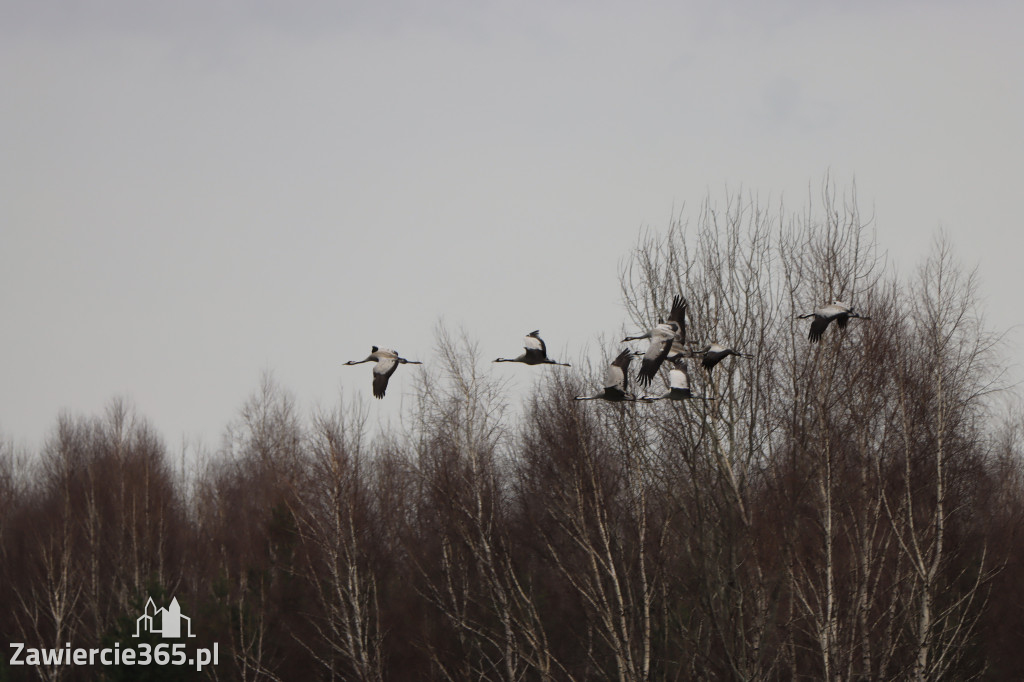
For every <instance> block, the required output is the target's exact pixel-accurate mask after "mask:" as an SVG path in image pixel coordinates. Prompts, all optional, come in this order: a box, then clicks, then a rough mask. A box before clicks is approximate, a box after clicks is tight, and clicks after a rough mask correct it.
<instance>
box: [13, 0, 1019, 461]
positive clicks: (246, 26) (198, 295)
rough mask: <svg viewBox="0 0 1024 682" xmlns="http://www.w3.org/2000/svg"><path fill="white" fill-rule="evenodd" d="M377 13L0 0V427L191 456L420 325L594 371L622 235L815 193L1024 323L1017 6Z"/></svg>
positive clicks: (403, 374) (405, 371)
mask: <svg viewBox="0 0 1024 682" xmlns="http://www.w3.org/2000/svg"><path fill="white" fill-rule="evenodd" d="M44 5H46V6H44ZM364 5H365V6H364ZM370 5H371V3H334V2H308V3H278V2H269V1H266V2H255V3H242V2H207V1H203V2H199V1H196V2H183V3H139V2H128V1H122V0H109V1H107V2H100V3H72V2H63V3H37V2H28V1H26V2H11V1H10V0H0V93H2V95H0V315H2V322H3V326H2V332H0V339H2V341H0V433H2V434H4V435H5V436H7V437H13V438H15V440H16V441H18V442H24V443H28V444H33V445H35V444H38V443H39V442H40V441H41V439H42V437H43V436H44V435H45V433H46V431H47V429H49V428H50V427H52V425H53V424H54V421H55V418H56V416H57V414H58V412H59V410H61V409H68V410H70V411H71V412H73V413H85V414H93V413H97V412H99V411H100V410H101V409H102V408H103V406H104V405H105V404H106V403H107V402H108V400H109V399H110V398H111V397H113V396H115V395H125V396H128V397H130V398H131V399H133V400H134V402H135V403H136V404H137V406H138V408H139V410H140V412H141V413H142V414H143V415H145V416H146V417H148V418H149V419H150V420H151V421H152V422H153V423H154V425H155V426H156V427H157V428H159V429H160V430H161V432H162V433H163V434H164V436H165V437H166V438H167V440H168V443H169V444H170V445H171V447H176V445H177V444H179V443H180V441H181V438H182V436H188V437H194V436H200V437H202V438H203V439H204V440H205V442H206V443H207V444H208V445H216V442H217V439H218V438H219V435H220V431H221V429H222V428H223V427H224V426H225V425H226V424H227V422H228V421H229V420H230V419H231V418H232V417H233V416H234V415H235V414H236V413H237V410H238V408H239V406H240V405H241V403H242V402H243V400H244V399H245V398H246V396H247V395H248V394H249V393H250V392H251V391H252V390H254V389H255V388H256V387H257V385H258V382H259V377H260V374H261V372H262V371H263V370H264V369H271V370H273V371H274V374H275V376H276V378H277V379H278V381H279V382H280V383H281V384H282V385H284V386H285V387H286V388H288V389H290V390H291V391H292V392H293V393H294V394H295V395H296V397H297V398H298V399H299V401H300V404H301V406H302V407H303V408H308V407H311V406H313V405H316V404H325V405H330V404H333V403H334V402H335V401H336V399H337V395H338V392H339V391H340V390H341V389H342V388H344V390H345V392H346V394H362V395H363V396H364V397H365V396H369V383H370V380H369V370H368V369H367V366H365V365H364V366H361V367H359V368H342V367H341V362H343V361H345V360H348V359H356V358H362V357H364V356H365V355H366V353H367V352H368V350H369V347H370V345H372V344H380V345H384V346H392V347H395V348H397V349H398V350H399V351H400V352H401V353H402V354H403V355H404V356H405V357H408V358H415V359H429V357H430V354H431V346H432V344H433V328H434V325H435V324H436V322H437V321H438V320H439V319H440V318H442V317H443V318H444V320H445V321H446V323H448V324H450V325H453V326H458V325H462V326H464V327H465V328H466V329H467V331H469V333H470V334H471V335H473V336H474V337H475V338H477V339H478V340H479V341H480V344H481V347H482V349H483V353H484V355H485V356H493V357H497V356H499V355H502V356H510V355H513V354H516V353H518V351H519V342H520V339H521V337H522V335H523V334H524V333H525V332H527V331H530V330H532V329H535V328H540V329H541V330H542V332H543V335H544V338H545V339H546V340H547V341H548V345H549V348H550V349H551V351H552V354H554V355H556V357H559V358H563V357H564V358H566V359H568V360H569V361H573V360H574V359H575V358H576V356H577V355H578V353H580V352H581V351H582V350H583V348H584V346H586V345H587V344H590V348H591V352H592V354H593V355H594V356H596V355H597V353H598V348H597V347H596V345H595V343H594V340H595V338H596V337H597V335H599V334H601V333H607V334H612V335H614V332H616V331H617V330H618V329H619V327H620V325H621V324H622V322H623V319H622V315H623V311H622V307H621V305H620V301H619V292H618V282H617V264H618V263H619V261H620V259H621V258H622V257H623V256H625V255H626V253H627V251H628V249H629V248H630V246H631V245H632V244H633V242H634V240H635V238H636V234H637V230H638V229H639V228H640V227H643V226H650V227H652V228H655V229H662V228H664V227H665V226H666V225H667V223H668V221H669V218H670V216H671V215H672V212H673V210H676V211H678V210H679V208H680V206H682V205H684V204H685V205H688V206H696V205H697V204H698V203H699V202H700V200H701V199H702V198H703V197H704V196H705V195H706V194H707V192H708V191H709V190H710V191H711V193H712V195H713V196H714V197H716V198H721V196H722V191H723V189H724V188H725V187H726V186H727V185H728V186H729V187H731V188H732V189H739V188H740V187H742V188H744V189H746V190H751V191H756V192H757V193H758V194H759V195H760V197H761V198H762V199H763V200H767V199H768V198H769V197H771V198H776V199H777V198H778V197H784V198H785V200H786V201H787V203H788V204H792V205H797V204H801V203H804V202H805V201H806V198H807V192H808V186H809V185H810V186H812V187H813V188H814V189H815V190H816V189H817V187H818V185H819V184H820V181H821V178H822V175H823V174H824V173H825V172H826V171H827V170H829V169H831V172H832V174H833V176H834V177H835V178H836V180H837V183H838V184H839V186H840V188H844V187H845V186H847V185H848V183H849V180H850V178H852V177H854V176H855V177H856V181H857V186H858V192H859V196H860V199H861V202H862V208H863V210H864V212H865V213H866V214H870V213H872V211H873V212H874V215H875V217H876V225H877V228H878V233H879V239H880V242H881V244H882V246H883V247H887V248H889V249H890V251H891V255H892V257H893V258H894V259H895V260H896V261H897V262H898V263H899V265H900V267H901V269H903V271H904V272H909V269H910V268H911V267H912V266H913V265H914V264H915V263H916V262H917V260H918V258H919V256H920V255H923V254H924V253H925V252H926V250H927V244H928V240H930V238H931V237H932V235H933V234H934V233H935V231H936V230H937V229H938V228H939V227H940V226H943V227H945V228H946V229H947V230H948V232H949V235H950V237H951V238H952V240H953V242H954V244H955V245H956V247H957V252H958V254H959V255H960V257H961V258H962V259H963V260H964V261H965V263H966V264H968V265H974V264H978V265H980V267H981V273H982V277H983V287H984V288H983V290H982V293H983V294H984V295H985V296H986V297H987V300H988V305H989V312H990V316H991V319H992V321H993V323H994V324H995V325H996V326H998V327H1009V326H1011V325H1015V324H1021V323H1024V310H1022V308H1021V306H1020V305H1019V303H1017V302H1016V294H1017V290H1018V289H1020V288H1021V285H1022V284H1024V278H1022V276H1021V273H1020V266H1019V263H1018V260H1019V253H1020V251H1021V247H1022V246H1024V237H1022V230H1021V218H1020V213H1019V210H1018V206H1017V203H1018V201H1017V197H1018V194H1019V192H1020V188H1021V187H1022V186H1024V167H1022V164H1021V159H1022V158H1024V47H1022V43H1021V41H1020V39H1019V35H1018V33H1019V27H1020V25H1021V24H1022V20H1024V5H1021V4H1020V3H1016V2H1012V3H1011V2H1006V3H978V4H976V5H974V6H973V7H967V6H966V3H924V2H920V3H919V2H913V3H896V4H894V3H821V2H788V3H787V2H781V3H732V4H728V3H719V2H698V3H669V2H664V3H657V2H656V3H646V4H642V5H641V4H640V3H630V4H627V3H596V4H595V3H583V2H562V3H542V2H526V3H516V4H515V5H513V4H511V3H508V4H506V5H499V4H497V3H470V2H448V3H444V2H402V3H392V4H390V5H389V6H388V7H387V8H385V7H384V5H383V3H373V4H372V5H373V6H372V7H370ZM1019 339H1020V335H1017V337H1015V339H1014V341H1015V342H1014V346H1013V347H1014V351H1015V358H1016V361H1017V362H1020V361H1021V360H1022V359H1024V358H1022V354H1021V352H1020V350H1019V349H1020V346H1019V343H1018V341H1019ZM516 369H520V370H522V372H521V373H520V374H517V373H516V371H515V370H514V369H512V370H510V369H507V368H502V369H501V371H502V372H507V373H508V374H509V375H510V376H514V377H518V379H517V381H518V382H519V383H520V385H524V386H525V385H528V383H529V381H530V380H531V378H532V377H533V376H534V375H533V374H532V373H530V372H531V370H530V369H528V368H516ZM415 371H417V370H415V369H413V368H402V369H401V370H400V371H399V373H398V374H396V375H395V377H394V378H393V380H392V387H391V389H390V391H389V396H388V398H387V399H386V402H387V404H384V405H379V404H377V403H374V405H373V406H372V408H373V409H374V410H380V411H381V412H382V413H384V412H385V411H386V410H395V409H398V407H399V405H400V402H401V394H402V392H403V391H406V390H408V389H409V388H410V387H411V375H412V373H413V372H415ZM544 371H552V370H544Z"/></svg>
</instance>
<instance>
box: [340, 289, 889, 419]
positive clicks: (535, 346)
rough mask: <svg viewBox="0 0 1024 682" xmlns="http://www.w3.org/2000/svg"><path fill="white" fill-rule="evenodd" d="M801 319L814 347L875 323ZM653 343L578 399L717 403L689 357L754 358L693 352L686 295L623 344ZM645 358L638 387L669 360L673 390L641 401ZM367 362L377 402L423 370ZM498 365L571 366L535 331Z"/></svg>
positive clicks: (375, 353) (835, 311) (386, 358)
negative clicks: (391, 385) (833, 330)
mask: <svg viewBox="0 0 1024 682" xmlns="http://www.w3.org/2000/svg"><path fill="white" fill-rule="evenodd" d="M798 317H799V318H800V319H807V318H809V317H810V318H814V319H813V320H812V321H811V328H810V331H809V332H808V334H807V339H808V340H809V341H810V342H811V343H818V342H819V341H820V340H821V336H822V334H824V333H825V330H826V329H828V326H829V325H830V324H831V323H832V322H833V321H835V323H836V324H837V325H838V326H839V328H840V329H845V328H846V324H847V323H848V322H849V321H850V319H851V318H859V319H862V320H870V319H871V318H870V317H868V316H866V315H861V314H860V313H858V312H857V311H855V310H854V309H853V306H851V305H848V304H846V303H843V302H841V301H833V302H832V303H830V304H828V305H824V306H822V307H820V308H818V309H817V310H815V311H814V312H811V313H807V314H805V315H798ZM642 339H649V343H648V345H647V350H646V351H644V352H640V351H634V350H632V349H629V348H626V349H625V350H623V351H622V352H620V353H619V354H618V355H617V356H616V357H615V359H614V360H612V363H611V365H609V366H608V372H607V374H606V375H605V382H604V388H603V390H601V391H600V392H598V393H595V394H594V395H578V396H576V398H575V399H576V400H607V401H610V402H621V401H626V400H628V401H642V402H653V401H655V400H691V399H698V400H714V396H700V395H696V394H694V393H693V391H691V390H690V377H689V374H687V371H686V359H687V358H694V359H696V358H701V365H702V366H703V367H704V369H706V370H707V372H708V374H709V376H710V373H711V370H713V369H714V368H715V365H717V364H718V363H720V362H721V361H722V360H724V359H725V358H727V357H729V356H730V355H734V356H736V357H738V358H751V357H753V355H750V354H748V353H743V352H741V351H738V350H736V349H735V348H728V347H726V346H723V345H721V344H720V343H710V344H708V345H706V346H704V347H703V348H700V349H694V348H692V346H691V345H689V344H687V341H686V299H685V298H683V297H682V296H675V297H674V298H673V299H672V308H671V310H670V311H669V314H668V321H665V320H663V319H659V320H658V324H657V325H656V326H655V327H654V328H653V329H650V330H648V331H647V333H645V334H640V335H639V336H627V337H626V338H624V339H623V340H622V343H628V342H630V341H640V340H642ZM637 356H642V357H643V360H642V361H641V362H640V369H639V371H638V372H637V377H636V380H637V383H638V384H639V385H641V386H643V387H644V389H645V390H646V389H647V388H649V387H650V385H651V381H653V380H654V377H655V376H656V375H657V374H658V370H660V369H661V367H662V365H663V364H664V363H665V361H666V360H668V361H669V362H670V363H671V365H672V367H671V369H669V373H668V391H666V392H665V393H663V394H661V395H658V396H652V395H647V394H646V393H645V394H644V395H642V396H639V397H638V396H636V395H635V394H633V393H630V392H629V365H630V362H631V361H632V360H633V358H634V357H637ZM364 362H373V363H376V364H374V366H373V397H374V398H383V397H384V393H385V391H387V388H388V380H389V379H390V378H391V375H392V374H394V373H395V370H396V369H398V366H399V365H422V364H423V363H422V362H418V361H416V360H406V359H405V358H403V357H399V355H398V353H397V352H396V351H393V350H390V349H388V348H378V347H377V346H373V349H372V350H371V351H370V355H369V356H367V357H366V359H364V360H350V361H348V362H346V363H345V364H346V365H361V364H363V363H364ZM494 362H521V363H523V364H524V365H559V366H562V367H569V366H570V365H569V363H567V362H558V361H556V360H552V359H551V358H549V357H548V349H547V345H545V343H544V340H543V339H541V338H540V330H534V331H532V332H530V333H529V334H527V335H526V338H525V339H524V342H523V353H522V354H521V355H519V356H518V357H515V358H498V359H496V360H495V361H494Z"/></svg>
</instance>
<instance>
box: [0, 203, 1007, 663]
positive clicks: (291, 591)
mask: <svg viewBox="0 0 1024 682" xmlns="http://www.w3.org/2000/svg"><path fill="white" fill-rule="evenodd" d="M815 203H816V204H817V205H816V206H809V207H808V208H807V209H805V210H804V211H803V212H802V213H799V214H791V213H787V212H786V211H785V210H784V209H782V208H778V209H777V210H775V211H773V212H771V213H769V212H766V211H764V210H762V209H761V208H760V207H759V206H758V205H757V203H756V202H754V201H750V200H746V201H740V200H738V199H736V198H732V199H729V200H727V201H726V202H725V204H724V205H722V206H721V208H720V209H717V210H716V209H715V208H714V207H713V206H712V204H711V203H710V202H708V203H707V204H705V205H704V206H703V207H702V209H701V210H700V211H699V212H698V213H697V214H696V215H695V216H693V218H692V221H691V222H689V223H684V222H681V221H680V222H677V223H675V224H673V225H672V226H671V227H670V228H669V229H668V231H667V232H666V233H664V234H660V235H655V234H645V235H643V236H642V237H641V239H640V240H639V241H638V244H637V246H636V249H635V250H634V251H633V252H632V253H631V254H630V255H629V257H628V258H627V259H625V261H624V266H623V271H622V273H621V281H622V285H623V298H624V302H625V304H626V307H627V310H628V312H629V315H630V318H631V319H630V320H629V321H628V322H626V324H627V325H628V326H631V325H636V326H637V327H649V326H650V325H651V324H652V322H654V321H655V320H656V319H657V318H658V317H659V316H662V315H664V311H666V310H667V307H668V303H669V301H671V298H672V296H673V295H674V294H676V293H684V294H685V295H686V296H687V298H688V300H689V303H690V318H689V322H690V329H689V336H690V338H691V339H695V340H697V341H698V342H703V341H707V342H711V341H716V340H717V341H722V342H724V343H727V344H729V345H731V346H732V347H734V348H739V349H742V350H744V351H747V352H750V353H754V357H753V358H749V359H740V358H730V359H727V360H726V361H724V362H722V363H721V364H720V365H719V366H718V367H716V368H715V370H714V372H713V375H710V376H709V374H708V373H707V372H705V371H704V370H701V369H698V368H697V366H696V365H694V364H691V371H690V375H691V380H692V381H693V383H694V384H695V390H696V391H697V392H699V393H703V394H706V395H709V396H714V397H715V398H716V399H715V400H713V401H703V400H695V401H691V402H687V403H675V402H673V403H669V402H668V401H664V402H659V403H654V404H641V403H636V404H605V403H577V402H574V401H573V400H572V397H573V395H576V394H578V393H580V392H584V389H585V388H586V387H588V386H590V387H592V386H594V385H597V384H599V383H600V381H601V379H602V378H603V374H604V371H603V363H604V362H606V360H605V361H602V362H599V363H595V367H594V368H593V371H592V372H587V373H583V372H579V371H577V370H576V369H573V370H561V369H558V370H553V369H537V368H534V369H524V370H523V371H524V372H527V371H535V372H536V373H537V375H538V376H540V377H542V378H540V379H538V380H537V384H536V388H535V390H534V391H533V392H532V394H531V395H532V397H531V398H530V399H529V401H528V404H527V405H526V409H525V410H524V411H523V413H522V414H521V415H520V416H517V417H515V418H513V417H509V416H506V415H507V414H510V413H512V410H508V409H506V408H507V407H508V406H507V404H506V401H507V397H506V393H505V390H504V389H505V386H504V385H503V384H502V383H501V381H500V380H499V379H498V377H500V376H507V373H498V372H493V371H492V369H491V367H490V366H489V364H488V363H487V362H486V361H484V360H483V359H482V358H481V357H479V354H478V353H477V350H476V348H475V346H474V345H473V343H472V342H471V341H470V340H469V339H468V338H466V337H465V335H462V336H458V337H453V336H452V335H450V334H449V332H447V331H446V330H443V329H442V330H440V331H439V333H438V343H437V346H438V354H437V357H436V358H435V360H434V362H433V363H432V367H431V368H428V370H427V371H426V372H425V373H424V374H423V380H422V381H421V383H420V384H419V386H418V388H417V395H416V401H415V410H414V413H413V415H412V418H411V419H410V420H408V422H407V426H404V427H403V428H402V429H401V430H400V431H395V432H392V433H388V434H385V435H380V436H377V437H374V438H371V437H370V436H369V435H368V431H367V428H366V421H367V409H366V407H365V406H364V405H363V404H361V403H360V404H355V405H351V404H350V405H342V406H340V407H339V408H338V409H337V410H336V411H334V412H330V413H317V414H315V415H312V416H311V417H306V416H305V415H300V414H298V412H297V410H296V409H295V406H294V402H293V400H292V399H291V397H290V396H289V394H288V393H287V392H286V391H285V390H283V389H281V388H280V387H278V386H276V385H275V384H274V383H273V381H271V380H269V379H266V380H264V382H263V383H262V385H261V386H260V387H259V389H258V390H257V391H256V392H255V394H254V395H253V396H252V398H251V399H250V400H249V401H248V402H247V403H246V404H245V405H244V407H243V409H242V410H241V413H240V415H239V418H238V420H237V421H236V422H235V423H233V424H231V425H230V426H229V427H228V428H227V429H226V437H225V441H224V445H223V447H222V448H221V449H220V450H219V451H218V452H217V453H216V454H215V455H213V456H210V457H209V458H207V459H206V460H205V461H202V462H193V463H192V465H193V466H191V467H187V468H186V469H187V470H181V467H178V468H176V466H177V465H178V464H180V462H174V461H173V458H172V457H171V455H170V453H168V451H167V449H166V447H165V446H164V444H163V442H162V441H161V439H160V438H159V437H158V436H157V435H156V433H155V431H154V429H153V428H152V427H151V426H150V425H149V424H148V423H147V422H146V421H145V420H143V419H142V418H140V417H138V416H137V415H135V414H134V412H133V410H132V409H131V407H130V406H128V405H126V404H125V403H124V402H123V401H114V402H113V403H112V404H111V406H110V408H109V409H108V411H107V413H106V414H104V415H102V416H98V417H95V418H70V417H61V418H60V419H59V421H58V423H57V426H56V428H55V429H54V431H53V433H52V434H51V436H50V438H49V439H48V441H47V443H46V445H45V447H44V448H43V450H42V452H40V453H38V454H37V455H32V456H26V455H24V454H19V453H15V452H14V451H13V449H12V448H11V446H10V445H4V446H3V450H2V456H0V604H3V608H2V609H0V634H2V639H3V640H5V641H4V644H6V643H7V642H12V641H18V642H27V643H29V645H30V646H37V647H61V646H63V645H64V644H65V643H66V642H71V643H72V645H73V646H75V647H92V646H100V645H101V644H107V645H109V643H110V642H114V641H121V642H125V641H127V639H128V636H129V634H130V633H131V632H132V628H133V627H134V618H135V616H137V615H138V614H140V613H141V611H142V607H143V604H144V602H145V600H146V598H147V597H148V596H154V597H155V598H156V600H157V601H161V603H166V600H167V599H169V598H170V595H175V596H176V597H177V598H178V600H179V601H180V602H181V604H182V609H183V611H184V612H185V613H186V614H189V615H190V616H192V618H193V622H194V623H195V626H196V627H195V629H196V631H197V635H198V637H197V639H196V640H195V641H196V643H197V644H198V645H199V646H209V645H210V644H211V643H213V642H218V643H219V646H220V647H221V662H220V664H219V665H218V666H216V667H209V668H207V670H206V671H204V672H203V673H202V674H197V673H195V672H194V671H191V669H189V668H174V669H164V670H148V671H147V670H143V669H139V668H136V669H132V670H115V669H100V668H98V667H95V668H90V667H55V666H49V667H47V666H39V667H37V668H24V667H11V666H7V665H6V664H2V663H0V679H12V680H18V679H36V678H44V679H97V678H99V677H101V676H104V675H105V676H106V677H108V678H112V679H120V678H124V679H143V678H144V676H146V675H148V676H150V677H151V678H153V679H163V678H167V679H172V678H175V679H176V678H198V677H209V678H212V679H224V680H236V679H237V680H255V679H281V680H294V679H325V680H326V679H337V680H342V679H345V680H349V679H352V680H355V679H359V680H384V679H388V680H410V679H451V680H469V679H504V680H519V679H552V680H569V679H576V680H583V679H619V680H647V679H658V680H662V679H673V680H676V679H743V680H754V679H757V680H775V679H779V680H782V679H786V680H789V679H835V680H853V679H915V680H938V679H969V678H972V677H983V678H988V679H1000V680H1002V679H1022V678H1024V652H1022V651H1021V647H1020V642H1021V641H1024V587H1022V584H1024V582H1022V581H1021V580H1020V577H1021V575H1024V543H1022V542H1021V531H1020V529H1021V528H1022V525H1021V524H1022V521H1024V479H1022V469H1021V454H1022V453H1021V448H1022V441H1021V435H1022V431H1021V424H1022V422H1021V419H1020V416H1019V415H1016V416H1014V414H1013V412H1012V410H1010V411H1009V414H1010V416H1009V417H1007V416H1006V415H1007V412H1008V411H1007V410H1005V409H1000V408H998V405H1000V404H1002V403H1001V402H1000V401H999V400H996V399H995V397H997V395H998V394H997V393H996V389H998V388H999V386H1000V378H1001V372H1002V371H1003V366H1002V365H1001V364H1000V363H1001V360H1000V357H999V355H998V353H997V351H998V349H999V347H998V339H997V338H996V337H994V336H993V334H992V333H991V332H990V331H989V330H988V329H987V327H986V326H985V324H984V322H983V320H982V317H981V311H980V308H979V306H978V302H977V297H976V291H975V281H974V275H973V273H969V272H964V271H963V270H962V269H961V268H960V267H959V266H958V265H957V263H956V261H955V259H954V257H953V255H952V254H951V252H950V249H949V247H948V245H947V244H946V243H945V242H943V241H942V240H941V239H940V240H937V241H936V243H935V244H933V245H932V246H931V248H930V250H929V251H928V252H927V253H923V254H922V265H921V266H920V267H919V269H918V270H917V271H916V272H915V273H913V274H911V275H909V276H908V275H905V274H901V273H895V272H893V271H892V270H891V269H889V268H886V267H884V264H883V262H882V259H880V257H879V253H878V246H877V244H876V243H875V241H874V239H873V237H872V235H871V234H870V233H869V231H868V230H867V229H866V228H865V227H864V225H862V224H861V221H860V218H859V216H858V214H857V211H856V201H855V197H836V196H835V195H834V194H833V193H832V188H831V187H826V191H825V193H824V195H823V197H822V199H821V201H820V202H815ZM833 298H840V299H844V300H846V301H848V302H852V303H854V304H855V305H856V306H857V307H858V308H859V309H862V310H864V311H867V312H868V313H869V314H870V315H871V316H872V320H871V321H870V322H859V321H853V322H851V324H850V325H849V327H848V328H847V329H846V330H845V331H840V330H838V329H835V328H834V326H833V328H830V329H829V330H828V331H827V333H826V335H825V338H824V339H823V341H822V343H820V344H818V345H811V344H809V343H808V341H807V338H806V324H805V323H804V322H801V321H798V320H796V315H797V314H799V313H803V312H809V311H811V310H813V309H814V308H815V307H817V306H818V305H820V304H821V303H823V302H827V301H830V300H832V299H833ZM615 351H616V349H614V348H608V349H607V352H608V359H610V358H611V357H613V356H614V354H615ZM1003 402H1005V401H1003ZM9 654H10V650H8V655H9ZM5 659H6V657H5ZM161 675H162V676H163V677H161Z"/></svg>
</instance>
